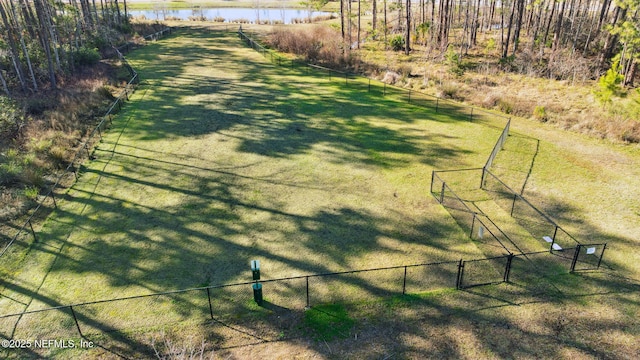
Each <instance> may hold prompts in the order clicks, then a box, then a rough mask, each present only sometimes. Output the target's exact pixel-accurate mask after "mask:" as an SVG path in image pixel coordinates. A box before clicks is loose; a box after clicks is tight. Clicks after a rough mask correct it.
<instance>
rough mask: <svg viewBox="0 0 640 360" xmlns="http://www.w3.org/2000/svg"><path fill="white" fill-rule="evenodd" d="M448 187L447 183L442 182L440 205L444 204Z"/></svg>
mask: <svg viewBox="0 0 640 360" xmlns="http://www.w3.org/2000/svg"><path fill="white" fill-rule="evenodd" d="M445 186H447V183H445V182H444V181H443V182H442V190H441V191H440V204H442V203H443V202H444V188H445Z"/></svg>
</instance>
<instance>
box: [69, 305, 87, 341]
mask: <svg viewBox="0 0 640 360" xmlns="http://www.w3.org/2000/svg"><path fill="white" fill-rule="evenodd" d="M69 309H71V314H72V315H73V320H74V321H75V322H76V328H77V329H78V333H79V334H80V337H84V335H82V330H80V324H79V323H78V317H77V316H76V312H75V311H73V306H71V305H69Z"/></svg>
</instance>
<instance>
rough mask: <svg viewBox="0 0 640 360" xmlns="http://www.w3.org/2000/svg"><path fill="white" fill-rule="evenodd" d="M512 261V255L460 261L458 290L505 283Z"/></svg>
mask: <svg viewBox="0 0 640 360" xmlns="http://www.w3.org/2000/svg"><path fill="white" fill-rule="evenodd" d="M512 259H513V255H504V256H498V257H493V258H489V259H478V260H468V261H460V265H459V268H458V284H457V287H458V289H464V288H469V287H473V286H481V285H490V284H500V283H503V282H505V281H507V279H508V277H509V269H510V268H511V261H512Z"/></svg>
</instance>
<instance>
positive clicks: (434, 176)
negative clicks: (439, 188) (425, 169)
mask: <svg viewBox="0 0 640 360" xmlns="http://www.w3.org/2000/svg"><path fill="white" fill-rule="evenodd" d="M435 178H436V171H435V170H431V186H429V191H430V192H431V193H432V194H433V182H434V181H435Z"/></svg>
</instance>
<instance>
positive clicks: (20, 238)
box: [0, 28, 171, 258]
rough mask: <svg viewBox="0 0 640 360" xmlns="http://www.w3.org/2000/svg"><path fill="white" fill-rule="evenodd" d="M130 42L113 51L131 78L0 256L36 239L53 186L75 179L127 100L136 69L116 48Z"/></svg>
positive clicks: (53, 193)
mask: <svg viewBox="0 0 640 360" xmlns="http://www.w3.org/2000/svg"><path fill="white" fill-rule="evenodd" d="M170 33H171V29H170V28H167V29H164V30H162V31H159V32H157V33H155V34H151V35H148V36H146V37H145V38H149V39H157V38H159V37H161V36H164V35H167V34H170ZM131 46H132V45H131V44H125V45H123V46H121V47H120V48H116V49H115V50H116V54H117V55H118V56H119V57H120V59H121V61H122V62H123V63H124V65H125V67H126V68H127V69H128V70H129V73H130V75H131V79H130V80H129V81H128V82H127V85H126V86H125V88H124V89H123V90H122V92H121V93H120V95H118V97H117V98H116V99H115V100H114V102H113V103H112V104H111V106H110V107H109V108H108V110H107V111H106V113H105V114H104V115H103V116H102V119H101V120H100V122H99V123H98V124H97V125H96V127H95V128H94V129H93V131H91V133H89V135H88V136H87V138H86V139H85V140H84V142H83V143H82V144H80V146H78V148H77V150H76V152H75V155H74V156H73V159H72V160H71V161H70V162H69V164H68V165H67V167H66V168H65V169H64V170H63V171H62V172H61V173H60V174H59V175H58V176H57V178H56V180H55V181H54V183H53V184H52V185H51V186H50V187H49V188H48V189H47V190H45V191H44V196H42V197H41V198H40V200H39V201H38V203H37V205H36V207H35V208H34V209H33V211H31V214H30V215H29V216H28V217H27V220H26V221H25V222H24V223H23V224H22V226H20V227H19V228H18V231H17V232H16V234H15V235H14V236H13V237H12V238H11V239H10V240H9V241H8V243H7V244H6V245H5V246H4V247H3V248H2V250H0V258H1V257H3V256H4V255H5V254H6V253H7V252H8V251H9V249H10V248H11V247H12V246H13V245H14V244H16V243H20V244H21V245H22V246H23V247H28V246H30V245H31V243H32V242H33V241H37V239H38V237H37V234H36V231H35V229H34V228H33V223H34V222H35V219H36V217H37V216H38V215H39V214H40V212H41V211H42V210H43V209H44V208H46V206H47V205H46V203H47V202H50V203H51V204H52V205H53V207H54V208H57V207H58V204H57V202H56V189H58V188H59V187H61V186H63V184H64V183H65V182H66V181H68V180H70V179H68V177H69V175H70V174H73V176H74V178H75V180H77V178H78V171H79V169H80V165H81V164H82V163H83V162H84V161H85V160H86V159H87V158H90V157H91V152H92V151H93V146H94V144H95V143H96V142H97V141H99V140H100V139H102V132H103V131H104V130H105V129H106V128H107V127H109V126H110V125H111V124H112V122H113V116H114V114H115V113H117V112H118V111H120V110H121V109H122V106H123V104H124V102H125V101H128V100H129V96H130V95H131V94H132V93H133V92H134V91H135V88H136V86H137V84H138V83H139V80H140V78H139V76H138V73H136V71H135V70H133V68H132V67H131V66H130V65H129V64H128V63H127V61H126V59H125V58H124V56H122V53H121V51H120V50H122V51H129V50H130V49H131ZM71 181H73V180H71Z"/></svg>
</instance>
